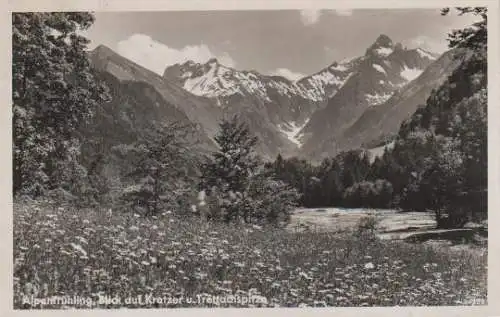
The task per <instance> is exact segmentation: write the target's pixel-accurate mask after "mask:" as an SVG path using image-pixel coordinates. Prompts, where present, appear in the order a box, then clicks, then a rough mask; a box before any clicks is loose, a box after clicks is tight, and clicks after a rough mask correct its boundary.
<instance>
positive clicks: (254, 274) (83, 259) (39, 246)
mask: <svg viewBox="0 0 500 317" xmlns="http://www.w3.org/2000/svg"><path fill="white" fill-rule="evenodd" d="M354 227H355V226H354ZM344 229H345V228H344ZM352 229H354V228H352ZM486 261H487V251H486V249H485V248H484V249H482V250H481V252H469V251H467V250H459V251H457V250H452V249H448V248H447V247H442V248H435V247H431V246H428V245H423V244H408V243H404V242H401V241H393V240H380V239H377V238H375V237H374V236H371V235H368V234H361V235H359V234H356V233H355V230H342V231H341V232H340V231H339V232H335V231H302V232H299V231H297V232H295V231H294V230H282V229H281V230H280V229H272V228H261V227H257V226H253V227H248V226H246V227H244V226H238V225H230V226H229V225H224V224H211V223H210V224H207V223H202V222H201V221H199V220H197V219H192V218H190V219H181V218H178V217H176V216H175V215H173V214H170V213H168V212H167V213H163V214H161V215H158V216H154V217H152V218H151V217H150V218H143V217H140V216H138V215H126V214H119V213H114V212H110V211H107V210H93V209H84V210H77V209H72V208H70V207H51V206H49V205H44V204H41V203H22V204H21V203H17V204H15V205H14V307H15V308H17V309H19V308H21V309H22V308H27V309H29V308H40V307H33V306H32V305H31V306H30V304H27V303H26V302H23V298H26V297H29V296H33V297H37V298H41V297H50V296H81V297H88V298H92V299H94V300H95V304H94V307H99V308H118V307H123V306H126V307H129V308H130V307H141V308H146V307H194V306H196V307H200V306H203V307H219V306H222V307H224V306H231V307H297V306H298V307H306V306H307V307H324V306H394V305H400V306H409V305H411V306H421V305H474V304H486V297H487V296H486V295H487V294H486V282H487V266H486ZM41 281H43V282H41ZM137 294H143V295H147V294H150V295H151V294H152V295H154V296H156V297H163V298H179V297H184V298H187V297H190V296H191V297H198V298H199V296H205V295H206V296H221V297H224V296H228V295H234V296H242V297H245V296H248V297H251V298H253V299H254V301H253V302H251V303H242V302H239V303H234V302H233V303H228V302H207V301H204V302H201V303H200V302H196V303H193V302H191V303H188V302H186V301H184V302H177V303H176V302H162V303H158V302H155V303H150V302H148V303H135V304H134V303H129V304H124V303H122V305H116V303H115V304H112V303H101V304H99V302H98V298H100V297H99V296H103V295H108V296H118V297H120V298H127V297H133V296H137ZM43 308H64V306H61V305H46V306H44V307H43ZM81 308H86V307H81Z"/></svg>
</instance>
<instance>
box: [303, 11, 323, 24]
mask: <svg viewBox="0 0 500 317" xmlns="http://www.w3.org/2000/svg"><path fill="white" fill-rule="evenodd" d="M320 16H321V10H316V9H306V10H301V11H300V19H301V20H302V23H304V25H312V24H315V23H316V22H318V21H319V17H320Z"/></svg>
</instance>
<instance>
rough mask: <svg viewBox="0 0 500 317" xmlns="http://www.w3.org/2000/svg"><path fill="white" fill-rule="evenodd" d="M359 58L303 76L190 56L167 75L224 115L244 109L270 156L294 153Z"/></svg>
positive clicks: (173, 66)
mask: <svg viewBox="0 0 500 317" xmlns="http://www.w3.org/2000/svg"><path fill="white" fill-rule="evenodd" d="M356 63H357V60H354V61H351V62H347V63H344V64H338V63H333V64H332V65H330V66H328V67H327V68H325V69H323V70H321V71H319V72H317V73H315V74H313V75H311V76H307V77H305V78H302V79H301V80H299V81H296V82H292V81H290V80H288V79H286V78H284V77H280V76H267V75H262V74H260V73H258V72H255V71H239V70H236V69H233V68H230V67H227V66H224V65H221V64H220V63H219V62H218V61H217V60H216V59H211V60H209V61H208V62H207V63H205V64H200V63H194V62H192V61H188V62H185V63H183V64H175V65H172V66H170V67H167V68H166V69H165V72H164V75H163V77H164V78H165V79H167V80H170V81H173V82H175V83H177V84H178V85H180V86H182V87H183V88H184V89H186V90H187V91H189V92H191V93H193V94H196V95H198V96H203V97H207V98H210V99H212V100H214V102H215V103H216V104H217V105H218V106H219V108H220V109H221V110H222V111H223V112H224V113H226V114H244V115H243V116H242V117H243V119H246V120H247V121H248V123H249V125H250V128H251V129H252V130H253V131H254V133H256V134H258V135H259V134H260V136H262V138H261V142H262V143H264V145H263V146H264V147H265V148H266V149H265V152H267V153H268V156H271V157H273V156H275V155H276V154H278V153H282V154H284V155H285V156H286V155H287V154H290V155H291V154H295V153H296V152H297V149H298V148H299V147H300V146H301V142H300V139H299V138H297V135H298V132H299V131H300V130H301V129H302V127H303V126H304V125H305V124H307V122H308V120H309V118H310V117H311V115H312V114H313V112H314V111H316V110H317V109H320V108H322V107H323V106H324V105H325V101H326V100H327V97H328V96H332V95H334V94H335V93H336V92H337V91H338V89H339V88H340V87H341V86H342V85H343V84H344V82H345V81H346V80H347V79H348V78H349V76H350V75H351V74H352V69H353V67H354V66H355V65H356Z"/></svg>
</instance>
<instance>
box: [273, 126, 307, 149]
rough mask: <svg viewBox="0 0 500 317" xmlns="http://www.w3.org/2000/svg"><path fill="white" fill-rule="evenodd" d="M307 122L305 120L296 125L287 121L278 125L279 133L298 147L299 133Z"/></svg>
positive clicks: (299, 144)
mask: <svg viewBox="0 0 500 317" xmlns="http://www.w3.org/2000/svg"><path fill="white" fill-rule="evenodd" d="M308 122H309V119H307V120H306V121H305V122H304V123H303V124H301V125H297V123H296V122H295V121H289V122H285V123H282V124H279V125H278V129H279V131H280V132H281V133H283V134H284V135H285V136H286V137H287V138H288V140H290V141H292V142H293V143H295V144H296V145H297V146H298V147H301V146H302V141H301V140H300V139H301V133H300V131H301V130H302V129H303V128H304V127H305V126H306V124H307V123H308Z"/></svg>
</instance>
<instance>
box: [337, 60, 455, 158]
mask: <svg viewBox="0 0 500 317" xmlns="http://www.w3.org/2000/svg"><path fill="white" fill-rule="evenodd" d="M456 53H457V52H456V51H448V52H446V53H444V54H443V55H442V56H441V57H440V58H439V59H437V60H436V61H435V62H434V63H432V64H431V65H429V67H427V68H426V69H425V71H424V72H423V73H422V74H421V75H420V76H419V77H417V78H416V79H415V80H413V81H411V82H410V83H408V84H407V85H406V86H405V87H403V88H401V89H399V90H398V91H397V92H396V93H395V94H394V95H393V96H392V97H391V98H389V99H388V100H387V101H386V102H384V103H382V104H380V105H377V106H374V107H370V108H368V109H367V110H366V111H365V112H364V113H363V114H362V115H361V116H360V117H359V119H358V120H357V121H356V122H355V123H354V124H353V125H351V126H350V127H349V128H348V129H346V130H345V131H344V132H343V134H342V137H341V138H339V139H338V140H339V144H340V145H339V146H340V147H341V148H343V149H348V148H357V147H360V146H363V145H364V146H367V147H370V146H371V145H372V146H373V145H377V143H380V141H382V139H383V138H384V137H388V136H391V135H395V134H396V133H397V131H398V130H399V127H400V125H401V123H402V122H403V121H404V120H406V119H408V118H409V117H410V116H411V115H412V114H413V113H414V112H415V111H416V110H417V108H418V107H419V105H423V104H425V102H426V100H427V98H428V97H429V96H430V95H431V92H432V90H433V89H436V88H438V87H439V86H440V85H441V84H442V83H443V82H444V81H445V80H446V78H447V77H448V76H449V75H450V74H451V73H452V72H453V71H454V70H455V69H456V68H457V67H458V66H459V65H460V64H461V63H462V62H463V59H464V57H462V58H456V59H455V58H454V55H455V54H456Z"/></svg>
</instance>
